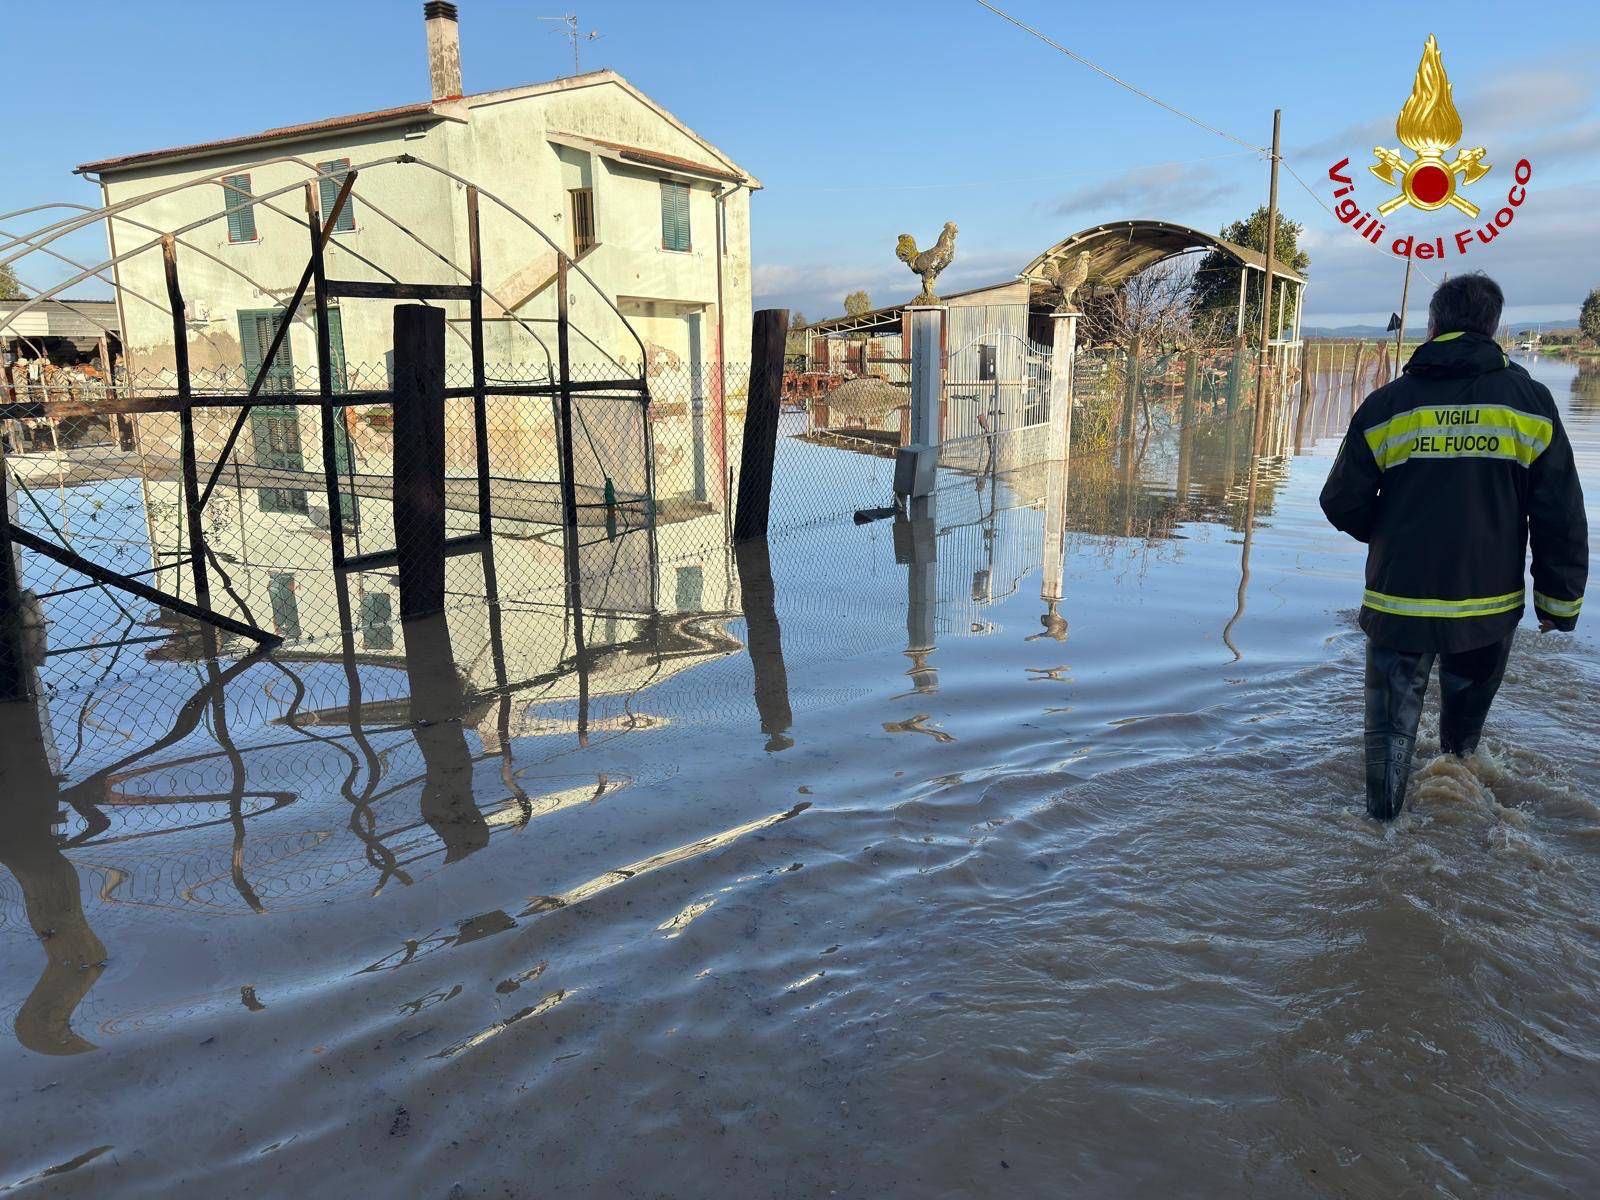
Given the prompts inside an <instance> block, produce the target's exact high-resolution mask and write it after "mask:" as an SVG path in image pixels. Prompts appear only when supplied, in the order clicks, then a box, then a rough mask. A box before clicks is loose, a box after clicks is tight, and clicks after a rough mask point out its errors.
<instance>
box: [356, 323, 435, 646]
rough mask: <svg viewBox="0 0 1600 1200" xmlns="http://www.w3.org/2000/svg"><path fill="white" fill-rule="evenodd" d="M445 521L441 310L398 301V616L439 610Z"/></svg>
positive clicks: (395, 384) (395, 510)
mask: <svg viewBox="0 0 1600 1200" xmlns="http://www.w3.org/2000/svg"><path fill="white" fill-rule="evenodd" d="M334 516H335V519H337V517H338V514H337V513H335V514H334ZM444 516H445V512H444V310H443V309H442V308H430V307H428V306H427V305H423V304H399V305H396V306H395V310H394V545H395V555H396V559H397V566H398V568H399V575H400V616H401V618H402V619H408V618H411V617H421V616H427V615H429V614H431V613H440V612H443V611H444Z"/></svg>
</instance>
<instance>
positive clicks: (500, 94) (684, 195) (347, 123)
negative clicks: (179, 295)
mask: <svg viewBox="0 0 1600 1200" xmlns="http://www.w3.org/2000/svg"><path fill="white" fill-rule="evenodd" d="M425 13H426V21H425V23H426V30H427V37H428V45H429V58H430V74H431V82H432V95H431V97H430V98H429V99H427V100H425V101H419V102H416V103H412V104H406V105H401V106H398V107H395V108H389V109H383V110H379V111H375V112H367V113H356V114H352V115H347V116H338V117H331V118H328V119H325V120H320V121H314V122H310V123H306V124H301V125H292V126H287V127H283V128H277V129H270V130H266V131H264V132H261V133H255V134H247V135H244V136H240V137H231V138H224V139H220V140H216V141H210V142H204V143H199V144H195V145H188V146H179V147H173V148H170V149H164V150H154V151H147V152H141V153H132V154H123V155H119V156H116V157H110V158H104V159H100V160H97V161H94V162H87V163H84V164H83V165H81V166H80V167H78V169H77V170H78V173H79V174H82V175H85V176H87V177H89V178H90V179H92V180H95V181H97V182H98V183H99V184H100V186H101V187H102V189H103V191H104V199H105V202H106V204H107V205H120V204H124V203H128V202H130V201H133V200H135V199H136V198H137V197H140V196H149V197H150V198H149V199H146V200H144V201H142V202H139V203H135V204H131V205H130V206H129V207H128V208H126V209H122V210H119V211H117V212H116V213H115V214H114V215H113V216H112V217H111V219H110V220H109V221H108V223H107V225H108V230H109V237H110V241H111V252H112V256H113V257H115V256H116V255H118V254H119V253H126V252H127V251H129V250H132V249H134V248H136V247H139V246H141V245H144V244H146V243H148V242H150V241H151V239H152V238H153V237H154V236H155V231H171V230H179V229H183V228H184V227H185V226H189V225H191V224H193V223H195V222H205V223H204V224H201V225H199V226H198V227H196V228H193V229H190V230H188V231H187V232H185V233H183V234H182V239H183V244H181V245H180V246H179V247H178V251H177V254H178V259H179V264H180V275H181V281H182V287H183V293H184V298H185V301H186V303H187V308H188V316H189V326H190V328H189V333H190V337H189V341H190V346H191V349H190V354H191V362H192V365H193V367H194V368H195V369H196V370H197V371H203V370H205V369H208V368H212V367H240V366H247V367H248V366H251V365H253V363H252V362H251V359H252V356H253V353H254V352H255V351H256V349H257V346H256V345H255V343H256V341H257V326H258V325H259V318H260V317H261V316H262V315H263V314H264V313H266V312H268V311H270V310H271V309H273V308H274V307H276V306H278V305H280V304H281V303H282V302H283V301H285V300H286V299H287V298H288V296H289V295H290V294H291V293H292V291H293V288H294V286H295V284H296V283H297V282H298V280H299V278H300V274H301V272H302V271H303V270H304V268H305V265H306V261H307V258H308V246H309V235H308V231H307V228H306V224H305V203H304V199H303V197H302V195H301V193H300V192H299V191H298V190H290V191H287V192H283V193H282V194H280V195H278V196H276V197H274V198H273V199H272V200H271V201H270V202H258V203H254V204H251V205H249V206H246V205H245V204H244V202H243V199H242V198H243V196H244V194H245V193H246V192H248V194H249V195H250V196H252V197H265V196H267V195H268V194H269V193H272V192H274V191H277V190H278V189H282V188H286V187H289V188H291V189H293V188H294V185H299V184H303V182H304V181H305V180H306V179H308V178H310V177H311V176H312V175H313V174H314V173H315V172H317V171H319V170H322V171H327V170H330V169H336V167H330V164H337V165H338V166H343V165H346V164H348V165H350V166H353V167H357V168H359V167H361V165H362V164H363V163H374V162H378V161H379V160H385V159H392V158H395V157H397V156H401V155H405V156H410V157H411V158H414V159H416V160H418V164H422V163H425V164H431V166H434V167H438V168H441V169H442V170H443V171H448V172H450V173H452V174H453V175H454V176H458V177H460V178H461V179H465V180H470V181H471V182H473V183H475V184H477V185H478V186H479V187H480V188H481V189H483V190H484V192H486V193H492V194H493V195H494V196H496V197H499V198H500V199H501V200H503V201H505V202H506V204H508V205H509V206H511V207H512V208H514V209H516V210H517V211H518V212H519V213H521V214H522V215H523V216H525V217H526V218H527V219H528V220H529V221H531V222H533V223H534V224H536V225H538V226H539V227H540V228H541V229H543V230H544V231H545V232H546V233H547V234H548V235H549V236H550V237H551V238H552V239H553V240H554V241H556V242H557V243H558V244H560V245H561V246H562V247H563V248H564V249H565V250H566V251H567V252H568V253H569V254H571V255H572V256H573V257H574V258H575V259H576V260H577V261H578V262H579V264H580V265H581V266H582V268H583V270H584V271H585V272H586V273H587V274H588V276H589V277H590V278H592V280H593V282H594V285H596V286H597V287H598V290H599V293H602V294H603V297H604V298H602V295H600V294H596V293H595V292H594V290H593V289H591V288H590V286H589V284H588V283H587V282H585V281H582V280H580V279H577V278H574V279H573V282H572V290H571V295H572V306H573V307H572V315H573V320H574V322H575V325H576V327H577V333H576V334H575V338H574V348H573V357H574V360H575V361H576V362H579V363H580V364H582V363H584V362H585V360H592V361H594V363H595V365H596V366H598V365H599V364H601V363H604V362H605V360H606V359H607V357H614V358H616V359H617V360H619V361H622V362H628V361H629V360H632V361H633V362H637V360H638V358H639V348H638V346H637V345H636V344H635V343H634V341H633V339H632V338H631V337H629V336H628V335H627V332H626V330H625V329H623V328H622V326H621V323H620V322H618V321H617V320H616V319H615V317H614V316H613V315H612V313H611V311H610V308H609V306H608V305H607V304H606V302H605V301H606V300H607V299H609V300H610V301H611V302H612V303H614V304H615V305H616V307H617V308H618V309H620V310H621V312H622V313H624V314H626V316H627V318H628V320H629V321H630V322H631V323H632V324H633V325H634V327H635V329H636V330H637V332H638V334H639V336H640V338H641V339H642V340H643V341H644V343H645V348H646V352H647V355H648V357H649V358H650V360H651V361H652V362H654V361H657V360H659V361H662V362H667V363H681V364H687V365H694V366H701V367H707V368H709V367H712V366H713V365H714V364H716V363H717V362H718V361H719V360H720V361H723V362H743V361H744V360H746V359H747V358H748V347H749V329H750V312H751V301H750V215H749V214H750V194H751V192H752V191H754V190H755V189H757V188H759V187H760V186H761V185H760V182H759V181H758V180H756V179H755V178H754V177H753V176H752V175H751V174H750V173H749V172H747V171H745V170H744V169H743V168H742V167H740V166H739V165H738V164H736V163H735V162H734V161H733V160H732V159H730V158H729V157H728V156H727V155H726V154H724V153H723V152H722V151H721V150H719V149H718V148H717V147H716V146H714V145H713V144H712V143H710V142H709V141H707V140H706V139H705V138H703V137H701V136H700V135H699V134H697V133H695V132H694V131H693V130H691V129H689V128H688V127H687V126H685V125H684V124H683V122H681V121H679V120H678V119H677V118H676V117H674V116H673V115H672V114H671V113H670V112H668V111H667V110H666V109H665V108H663V107H662V106H661V105H660V104H658V103H656V102H655V101H654V100H652V99H651V98H650V97H648V96H646V95H644V94H643V93H642V92H640V91H639V90H638V89H637V88H635V87H634V86H633V85H632V84H630V83H628V81H627V80H625V79H624V78H622V76H620V75H618V74H617V73H616V72H614V71H609V70H602V71H594V72H590V73H587V74H582V75H575V76H571V77H568V78H563V79H556V80H552V81H549V82H544V83H534V84H529V85H526V86H522V87H514V88H505V89H501V90H499V91H493V92H483V93H477V94H471V95H467V94H462V88H461V71H460V65H459V50H458V49H457V37H458V35H457V32H456V30H457V24H456V15H455V9H454V6H452V5H450V4H441V3H437V2H435V3H430V4H428V5H426V6H425ZM418 164H405V163H393V162H390V163H383V164H382V165H375V166H372V167H370V168H368V169H366V170H362V171H360V172H359V177H358V180H357V183H356V185H355V193H354V200H353V203H352V205H351V211H350V212H349V213H348V214H347V215H346V216H345V217H343V218H342V219H341V221H340V223H339V227H338V229H337V231H336V233H335V236H334V239H333V244H332V246H331V247H330V249H329V261H328V270H329V273H330V275H332V276H334V277H336V278H354V279H371V280H377V279H381V278H383V276H382V274H381V273H380V272H379V271H378V270H377V269H375V268H374V267H373V266H372V265H370V264H376V266H377V267H378V268H382V270H384V271H387V272H389V273H390V274H392V275H394V276H396V277H398V278H399V279H401V280H404V281H406V282H417V283H422V282H436V283H460V282H464V280H463V279H462V277H461V276H460V275H459V274H457V273H456V272H454V271H452V270H450V269H449V268H448V267H446V266H445V264H443V263H442V262H441V261H440V259H439V255H440V254H443V255H446V256H448V258H449V259H450V260H451V261H453V262H454V263H455V264H457V265H458V266H460V267H463V268H464V267H466V265H467V263H468V261H469V256H468V246H467V228H466V210H465V203H464V194H463V193H464V187H463V186H462V184H460V183H459V182H456V181H455V180H453V179H452V178H450V177H449V176H447V175H445V174H442V173H438V172H436V171H434V170H431V169H429V168H428V167H424V166H420V165H418ZM185 184H198V186H188V187H184V186H182V185H185ZM335 191H336V183H334V182H330V183H327V184H323V185H321V186H320V187H319V192H320V197H319V198H320V200H321V202H322V203H323V204H327V203H330V202H331V199H332V195H333V193H334V192H335ZM230 198H231V199H232V207H233V208H234V209H235V210H236V211H235V212H234V213H233V214H231V215H229V216H227V217H224V216H222V215H220V214H222V213H223V210H224V209H225V208H226V207H228V206H229V204H230ZM269 203H270V205H272V206H274V207H275V208H276V209H277V210H279V211H274V208H273V207H269V206H268V205H269ZM482 212H483V216H482V238H483V264H484V284H485V288H486V290H487V291H488V292H489V293H491V294H492V296H493V297H494V299H493V300H491V301H489V302H488V303H487V306H486V316H487V318H488V320H489V322H490V326H489V328H488V330H487V333H486V346H487V350H486V356H487V358H488V360H489V361H490V363H491V364H494V363H496V362H505V363H514V362H527V361H534V360H539V361H541V362H542V351H541V350H540V349H539V348H538V347H537V346H536V345H535V344H534V340H533V339H532V338H531V337H530V336H529V335H528V334H527V333H526V332H525V331H524V330H523V329H521V328H520V327H519V326H518V325H517V323H516V322H515V321H513V320H511V319H509V316H508V314H514V315H515V316H516V317H519V318H521V319H522V320H523V321H525V322H528V323H530V324H532V325H533V326H534V327H535V328H539V323H540V322H546V321H548V320H549V319H550V318H552V317H553V314H554V307H553V306H554V288H553V286H551V275H552V273H553V269H554V256H553V254H552V253H551V252H550V251H549V250H548V248H547V247H545V245H544V244H543V242H542V241H541V240H540V239H539V238H538V237H537V236H536V235H535V234H534V233H533V232H532V231H531V230H530V229H528V228H527V227H526V225H524V224H522V223H521V222H520V221H518V220H516V219H514V218H512V217H511V216H510V215H509V214H507V213H506V212H504V211H503V210H502V209H501V208H499V207H498V206H497V205H496V204H494V203H492V202H489V201H487V200H486V201H485V203H484V206H483V210H482ZM207 218H212V219H210V220H207ZM363 260H368V261H365V262H364V261H363ZM117 284H118V304H119V308H120V310H121V311H120V316H121V321H122V330H123V343H124V346H125V348H126V354H127V358H128V363H129V366H130V367H131V368H132V370H133V371H135V372H140V371H147V370H151V369H159V368H162V367H170V366H171V365H172V362H173V355H172V343H173V333H172V328H171V319H170V316H169V315H168V314H167V313H166V312H165V311H164V310H163V308H162V307H161V306H159V305H156V304H152V303H150V302H149V301H148V300H141V299H139V298H137V297H138V296H142V297H159V298H162V299H164V298H165V295H166V292H165V282H164V277H163V265H162V258H161V254H160V252H159V248H153V249H151V250H149V251H147V252H143V253H140V254H137V255H135V256H133V257H131V258H130V259H129V260H128V261H125V262H123V263H120V264H119V265H118V267H117ZM136 294H137V296H136ZM389 307H390V306H389V305H388V304H385V303H375V302H352V301H345V302H344V303H343V304H342V305H341V308H342V312H341V314H340V319H339V321H338V324H337V326H336V327H334V328H333V329H332V331H331V332H332V334H333V336H334V338H335V340H336V342H338V343H342V346H341V345H337V344H336V346H335V357H336V358H337V357H341V356H342V358H343V360H344V361H345V362H346V363H347V364H349V366H350V368H351V370H352V373H353V374H358V373H359V371H358V368H360V367H371V366H373V365H374V364H377V365H381V364H383V362H384V361H385V356H386V354H387V353H388V351H389V349H390V341H391V329H390V316H389V311H388V310H389ZM307 308H308V306H305V305H303V306H302V311H301V313H300V316H299V320H298V322H297V328H295V329H294V330H293V331H292V333H291V336H290V341H289V356H290V358H291V360H292V364H293V367H294V369H295V370H296V371H300V372H304V371H307V370H308V369H310V368H313V367H314V366H315V363H316V350H315V333H314V328H313V322H312V319H311V316H310V313H309V311H307ZM446 308H447V313H448V316H449V317H450V319H451V321H452V323H453V324H455V325H456V326H457V327H458V328H461V329H463V330H464V327H465V319H466V311H465V308H466V306H465V304H464V303H461V302H447V303H446ZM330 325H332V322H330ZM267 328H270V327H267ZM545 332H546V333H547V334H549V336H547V337H546V338H545V340H546V341H547V342H549V344H550V345H551V346H552V348H553V345H554V338H553V333H550V331H549V330H548V329H547V330H545ZM450 345H451V351H450V352H451V354H452V356H453V357H456V356H459V360H460V361H463V362H464V361H465V360H466V349H465V342H464V339H462V338H455V337H452V338H451V339H450ZM552 353H553V349H552ZM281 365H283V364H280V366H281ZM351 385H352V386H360V383H359V381H358V380H355V379H352V381H351Z"/></svg>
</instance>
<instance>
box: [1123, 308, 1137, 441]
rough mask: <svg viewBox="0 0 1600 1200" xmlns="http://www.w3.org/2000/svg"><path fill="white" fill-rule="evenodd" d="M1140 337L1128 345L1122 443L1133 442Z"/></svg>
mask: <svg viewBox="0 0 1600 1200" xmlns="http://www.w3.org/2000/svg"><path fill="white" fill-rule="evenodd" d="M1139 350H1140V346H1139V335H1138V334H1137V333H1136V334H1134V335H1133V341H1132V342H1131V343H1129V345H1128V378H1127V380H1126V386H1125V387H1124V389H1123V395H1122V441H1123V444H1124V445H1126V444H1128V443H1129V442H1132V441H1133V410H1134V409H1135V407H1137V406H1138V403H1139Z"/></svg>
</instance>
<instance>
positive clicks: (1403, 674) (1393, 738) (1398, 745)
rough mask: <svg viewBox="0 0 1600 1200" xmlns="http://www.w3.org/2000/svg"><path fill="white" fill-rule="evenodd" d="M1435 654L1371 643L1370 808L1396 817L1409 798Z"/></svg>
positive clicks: (1389, 818) (1374, 813)
mask: <svg viewBox="0 0 1600 1200" xmlns="http://www.w3.org/2000/svg"><path fill="white" fill-rule="evenodd" d="M1433 658H1434V656H1433V655H1432V654H1414V653H1410V652H1408V651H1403V650H1390V649H1387V648H1386V647H1383V646H1377V645H1374V644H1372V643H1371V642H1368V643H1367V677H1366V701H1367V713H1366V753H1367V814H1368V815H1369V816H1372V817H1375V818H1377V819H1378V820H1380V821H1392V820H1394V819H1395V818H1396V817H1398V816H1399V815H1400V809H1401V808H1402V807H1403V806H1404V805H1405V802H1406V784H1407V783H1408V782H1409V781H1410V779H1411V755H1412V751H1414V750H1415V749H1416V744H1417V723H1418V722H1419V721H1420V720H1421V719H1422V698H1423V696H1424V695H1425V694H1426V693H1427V690H1428V675H1429V673H1430V672H1431V671H1432V670H1433Z"/></svg>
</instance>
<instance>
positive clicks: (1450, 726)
mask: <svg viewBox="0 0 1600 1200" xmlns="http://www.w3.org/2000/svg"><path fill="white" fill-rule="evenodd" d="M1511 641H1512V639H1511V638H1509V637H1508V638H1506V639H1505V640H1504V641H1499V642H1495V643H1494V644H1493V645H1489V646H1484V647H1482V648H1481V649H1478V650H1468V651H1466V652H1465V653H1462V654H1445V655H1441V656H1440V658H1439V748H1440V749H1441V750H1443V751H1444V752H1445V753H1446V754H1456V755H1460V756H1462V757H1463V758H1464V757H1466V756H1467V755H1468V754H1471V753H1472V752H1473V751H1474V750H1476V749H1477V748H1478V741H1479V739H1480V738H1482V737H1483V725H1484V722H1485V721H1487V720H1488V719H1489V706H1490V705H1491V704H1493V703H1494V698H1495V694H1496V693H1497V692H1499V690H1500V681H1501V680H1502V679H1504V678H1505V674H1506V660H1507V659H1508V658H1509V657H1510V656H1511Z"/></svg>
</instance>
